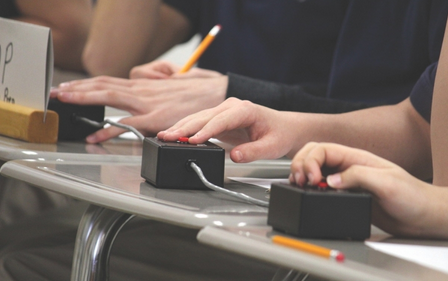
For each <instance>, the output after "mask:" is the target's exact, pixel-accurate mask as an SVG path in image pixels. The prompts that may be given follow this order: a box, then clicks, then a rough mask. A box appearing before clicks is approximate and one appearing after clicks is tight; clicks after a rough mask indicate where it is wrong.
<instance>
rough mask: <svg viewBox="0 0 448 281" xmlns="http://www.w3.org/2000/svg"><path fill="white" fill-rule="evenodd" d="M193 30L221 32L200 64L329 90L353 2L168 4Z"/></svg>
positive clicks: (189, 0)
mask: <svg viewBox="0 0 448 281" xmlns="http://www.w3.org/2000/svg"><path fill="white" fill-rule="evenodd" d="M165 2H166V3H167V4H169V5H172V6H173V7H174V8H176V9H178V10H179V11H181V12H182V13H184V14H185V15H186V16H187V17H188V19H189V20H190V22H191V24H192V26H193V32H192V34H195V33H200V34H201V35H206V34H207V33H208V32H209V31H210V29H211V28H212V27H213V26H214V25H216V24H221V26H222V30H221V32H220V33H219V35H218V36H217V37H216V39H215V40H214V41H213V43H212V44H211V45H210V47H209V48H208V49H207V51H206V52H205V53H204V55H203V56H202V57H201V59H200V60H199V66H200V67H203V68H207V69H213V70H216V71H219V72H221V73H227V72H233V73H237V74H240V75H245V76H249V77H252V78H256V79H262V80H267V81H275V82H281V83H286V84H305V85H307V84H312V85H318V86H323V87H324V92H325V87H326V85H327V83H328V76H329V73H330V69H331V64H332V60H333V52H334V49H335V47H336V43H337V40H338V35H339V31H340V29H341V26H342V23H343V20H344V17H345V11H346V9H347V4H348V2H349V1H348V0H312V1H308V2H303V3H302V2H299V1H296V0H165Z"/></svg>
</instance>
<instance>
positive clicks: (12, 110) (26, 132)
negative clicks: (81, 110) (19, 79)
mask: <svg viewBox="0 0 448 281" xmlns="http://www.w3.org/2000/svg"><path fill="white" fill-rule="evenodd" d="M43 118H44V111H42V110H37V109H34V108H30V107H25V106H21V105H18V104H11V103H7V102H3V101H0V134H1V135H4V136H8V137H11V138H16V139H20V140H24V141H27V142H33V143H56V142H57V141H58V128H59V116H58V114H57V113H56V112H54V111H51V110H48V111H47V116H46V120H45V123H44V121H43Z"/></svg>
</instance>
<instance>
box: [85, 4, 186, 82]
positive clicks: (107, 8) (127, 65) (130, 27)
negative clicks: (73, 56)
mask: <svg viewBox="0 0 448 281" xmlns="http://www.w3.org/2000/svg"><path fill="white" fill-rule="evenodd" d="M190 28H191V26H190V24H189V21H188V19H187V18H186V17H185V16H183V15H182V14H181V13H180V12H178V11H177V10H175V9H173V8H171V7H170V6H167V5H165V4H163V3H161V1H159V0H151V1H145V0H139V1H133V2H127V1H117V0H98V2H97V5H96V9H95V15H94V19H93V23H92V28H91V31H90V33H89V37H88V40H87V44H86V47H85V49H84V53H83V62H84V65H85V68H86V70H87V72H88V73H89V74H90V75H91V76H97V75H111V76H117V77H128V75H129V71H130V70H131V68H132V67H134V66H136V65H139V64H143V63H146V62H148V61H151V60H154V59H155V58H157V57H158V56H160V55H161V54H163V53H164V52H165V51H167V50H168V49H170V48H171V47H173V46H174V45H176V44H178V43H181V42H182V41H184V40H185V39H186V36H187V35H188V34H189V32H190Z"/></svg>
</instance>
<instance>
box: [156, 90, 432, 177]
mask: <svg viewBox="0 0 448 281" xmlns="http://www.w3.org/2000/svg"><path fill="white" fill-rule="evenodd" d="M157 136H158V137H159V138H161V139H165V140H168V141H174V140H177V139H178V138H179V137H184V136H188V137H190V136H191V137H190V139H189V142H190V143H202V142H204V141H206V140H208V139H209V138H212V137H215V138H218V139H221V140H223V141H225V142H229V143H231V144H234V145H236V147H234V148H233V149H232V151H231V153H230V156H231V158H232V160H233V161H235V162H251V161H254V160H258V159H263V158H270V159H272V158H278V157H281V156H284V155H288V156H289V157H292V156H293V155H294V154H295V153H296V152H297V151H299V150H300V148H302V147H303V146H304V145H305V144H306V143H307V142H309V141H318V142H320V141H326V142H336V143H340V144H345V145H348V146H352V147H357V148H362V149H366V150H368V151H371V152H373V153H375V154H378V155H380V156H382V157H385V158H386V159H389V160H390V161H393V162H395V163H397V164H398V165H400V166H402V167H404V168H405V169H406V170H408V171H409V172H411V173H412V174H414V175H416V176H418V177H421V178H425V179H426V178H428V177H430V176H431V171H432V170H431V150H430V145H429V142H430V140H429V124H428V123H427V122H426V121H425V120H424V119H423V118H422V117H421V116H420V115H419V114H418V112H416V111H415V109H414V107H413V106H412V105H411V103H410V101H409V99H406V100H405V101H403V102H401V103H400V104H397V105H391V106H381V107H374V108H369V109H364V110H358V111H353V112H349V113H343V114H332V115H328V114H312V113H298V112H280V111H275V110H272V109H269V108H266V107H263V106H260V105H256V104H253V103H251V102H248V101H241V100H238V99H235V98H229V99H227V100H226V101H225V102H224V103H222V104H220V105H219V106H217V107H215V108H211V109H207V110H204V111H202V112H199V113H196V114H193V115H191V116H188V117H186V118H184V119H182V120H181V121H179V122H178V123H177V124H176V125H174V126H173V127H171V128H169V129H168V130H166V131H162V132H159V133H158V135H157ZM409 151H413V153H408V152H409Z"/></svg>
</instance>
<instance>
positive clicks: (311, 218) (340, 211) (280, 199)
mask: <svg viewBox="0 0 448 281" xmlns="http://www.w3.org/2000/svg"><path fill="white" fill-rule="evenodd" d="M370 223H371V195H370V194H369V193H366V192H361V191H349V190H336V189H332V188H328V187H327V188H318V187H314V186H307V187H299V186H291V185H287V184H272V186H271V195H270V199H269V211H268V224H269V225H270V226H272V227H273V228H274V229H275V230H278V231H281V232H285V233H287V234H291V235H294V236H298V237H303V238H322V239H351V240H364V239H366V238H368V237H370V227H371V226H370Z"/></svg>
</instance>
